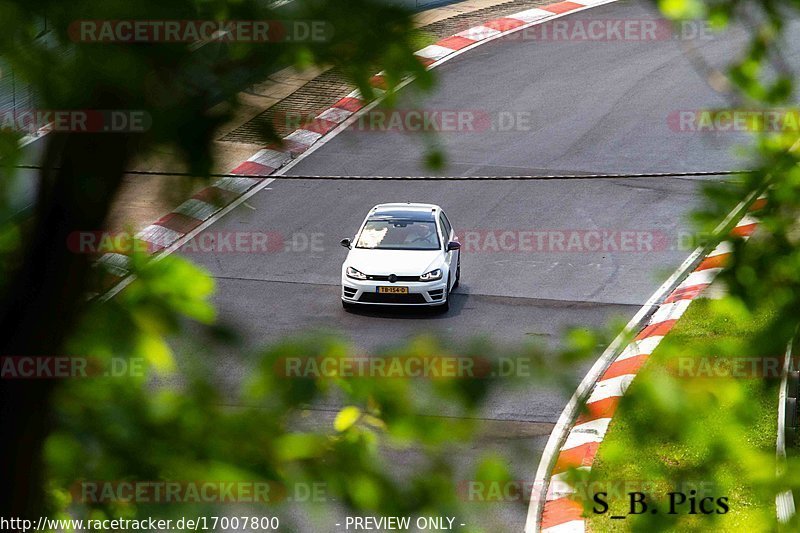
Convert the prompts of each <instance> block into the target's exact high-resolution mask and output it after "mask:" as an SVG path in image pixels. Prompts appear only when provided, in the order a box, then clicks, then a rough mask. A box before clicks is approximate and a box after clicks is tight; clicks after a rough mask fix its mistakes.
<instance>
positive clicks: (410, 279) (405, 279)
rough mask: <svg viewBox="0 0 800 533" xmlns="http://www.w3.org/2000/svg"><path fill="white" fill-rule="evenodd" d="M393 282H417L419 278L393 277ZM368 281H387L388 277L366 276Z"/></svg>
mask: <svg viewBox="0 0 800 533" xmlns="http://www.w3.org/2000/svg"><path fill="white" fill-rule="evenodd" d="M395 277H396V278H397V279H396V280H395V281H419V276H395ZM367 279H368V280H370V281H389V276H367Z"/></svg>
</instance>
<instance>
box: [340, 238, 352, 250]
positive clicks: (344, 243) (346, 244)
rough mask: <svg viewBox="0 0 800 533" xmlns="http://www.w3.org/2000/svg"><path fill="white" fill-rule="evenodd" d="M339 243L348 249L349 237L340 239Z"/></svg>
mask: <svg viewBox="0 0 800 533" xmlns="http://www.w3.org/2000/svg"><path fill="white" fill-rule="evenodd" d="M339 244H341V245H342V246H344V247H345V248H347V249H348V250H349V249H350V239H342V240H341V241H339Z"/></svg>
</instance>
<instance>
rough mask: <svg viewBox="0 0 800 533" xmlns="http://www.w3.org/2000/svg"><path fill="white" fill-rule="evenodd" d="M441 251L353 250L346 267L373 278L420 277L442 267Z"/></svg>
mask: <svg viewBox="0 0 800 533" xmlns="http://www.w3.org/2000/svg"><path fill="white" fill-rule="evenodd" d="M442 255H443V254H442V251H441V250H376V249H362V248H353V249H352V250H350V253H349V254H348V256H347V261H346V262H345V265H346V266H351V267H353V268H355V269H356V270H358V271H360V272H362V273H364V274H367V275H371V276H388V275H390V274H396V275H398V276H420V275H422V274H424V273H425V272H429V271H431V270H433V269H435V268H440V267H441V266H442V262H443V258H442Z"/></svg>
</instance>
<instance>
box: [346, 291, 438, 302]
mask: <svg viewBox="0 0 800 533" xmlns="http://www.w3.org/2000/svg"><path fill="white" fill-rule="evenodd" d="M358 301H359V302H364V303H371V304H424V303H426V302H425V297H424V296H423V295H421V294H419V293H412V294H380V293H377V292H365V293H364V294H362V295H361V298H359V299H358Z"/></svg>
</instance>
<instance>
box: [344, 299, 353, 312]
mask: <svg viewBox="0 0 800 533" xmlns="http://www.w3.org/2000/svg"><path fill="white" fill-rule="evenodd" d="M342 308H343V309H344V310H345V311H352V310H353V309H355V308H356V304H352V303H350V302H345V301H344V300H342Z"/></svg>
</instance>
